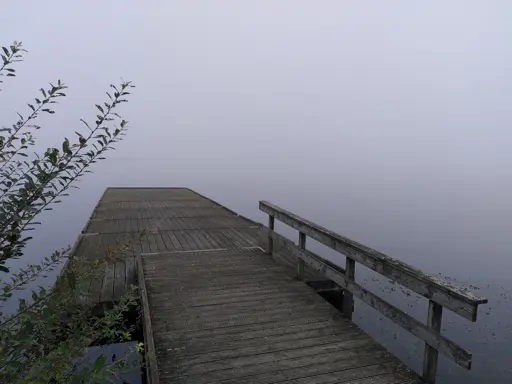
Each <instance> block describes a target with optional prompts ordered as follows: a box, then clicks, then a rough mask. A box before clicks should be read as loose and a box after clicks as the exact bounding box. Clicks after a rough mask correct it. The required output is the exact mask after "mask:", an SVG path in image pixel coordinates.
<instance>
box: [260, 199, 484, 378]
mask: <svg viewBox="0 0 512 384" xmlns="http://www.w3.org/2000/svg"><path fill="white" fill-rule="evenodd" d="M260 210H262V211H264V212H266V213H267V214H268V215H269V217H272V218H273V219H275V218H277V219H278V220H280V221H282V222H284V223H285V224H287V225H289V226H291V227H292V228H295V229H297V230H298V231H299V234H300V237H301V238H300V241H299V245H298V246H297V245H295V244H294V243H293V242H292V241H290V240H288V239H286V238H285V237H283V236H281V235H279V234H277V233H276V232H274V230H273V229H272V228H266V229H265V232H266V234H267V236H268V238H269V239H271V240H269V243H270V241H271V242H272V244H276V243H277V244H282V246H285V247H287V250H288V251H289V252H290V253H292V254H293V255H295V257H296V258H297V260H298V266H299V267H300V266H301V265H302V264H303V263H304V262H305V263H306V264H307V265H309V266H310V267H312V268H313V269H315V270H317V271H319V272H321V273H322V274H324V275H325V276H326V277H327V278H329V279H331V280H332V281H334V282H335V283H337V284H338V285H339V286H340V287H342V288H343V289H344V303H343V312H344V315H345V316H346V317H347V318H349V319H350V318H351V316H352V308H353V296H356V297H358V298H359V299H361V300H362V301H363V302H364V303H366V304H368V305H369V306H371V307H373V308H375V309H376V310H378V311H379V312H380V313H382V314H383V315H385V316H386V317H388V318H389V319H391V320H392V321H394V322H395V323H396V324H398V325H400V326H401V327H402V328H404V329H406V330H407V331H409V332H410V333H412V334H413V335H415V336H417V337H418V338H420V339H421V340H423V341H424V342H425V355H424V362H423V378H424V379H425V380H426V381H427V382H428V383H432V384H433V383H435V381H436V371H437V359H438V351H439V352H441V353H443V354H444V355H446V356H448V357H449V358H451V359H452V360H453V361H454V362H456V363H457V364H459V365H460V366H462V367H464V368H466V369H470V368H471V362H472V355H471V353H469V352H468V351H467V350H465V349H463V348H461V347H459V346H458V345H457V344H455V343H454V342H452V341H451V340H449V339H447V338H446V337H444V336H442V335H441V321H442V309H443V305H445V306H446V307H447V308H448V309H451V310H452V311H454V312H455V313H457V314H459V315H461V316H463V317H465V318H467V319H469V320H472V321H476V315H477V309H478V305H480V304H483V303H486V302H487V299H485V298H482V297H478V296H475V295H473V294H472V293H471V292H468V291H466V290H464V289H461V288H459V287H456V286H453V285H451V284H448V283H446V282H444V281H441V280H439V279H437V278H434V277H432V276H430V275H428V274H426V273H424V272H422V271H419V270H417V269H415V268H413V267H411V266H409V265H407V264H405V263H403V262H400V261H399V260H396V259H393V258H391V257H389V256H387V255H384V254H382V253H380V252H377V251H375V250H373V249H371V248H368V247H366V246H364V245H362V244H359V243H357V242H355V241H353V240H351V239H348V238H346V237H343V236H341V235H339V234H337V233H335V232H332V231H329V230H327V229H325V228H323V227H321V226H319V225H318V224H315V223H313V222H311V221H308V220H306V219H303V218H301V217H299V216H297V215H295V214H293V213H291V212H288V211H286V210H284V209H282V208H280V207H278V206H276V205H273V204H270V203H268V202H265V201H260ZM304 235H308V236H311V237H312V238H314V239H315V240H317V241H319V242H321V243H322V244H324V245H327V246H328V247H330V248H332V249H334V250H337V251H339V252H341V253H343V254H344V255H345V256H346V266H345V270H342V269H341V268H339V267H338V266H336V265H333V264H332V263H331V262H329V261H327V260H325V259H323V258H321V257H319V256H318V255H315V254H312V253H311V252H309V251H306V250H305V247H304V244H305V240H303V239H302V236H304ZM356 261H357V262H360V263H361V264H363V265H365V266H367V267H368V268H370V269H372V270H374V271H376V272H378V273H380V274H382V275H383V276H386V277H388V278H391V279H392V280H393V281H395V282H398V283H399V284H402V285H404V286H405V287H407V288H410V289H411V290H413V291H415V292H417V293H419V294H421V295H423V296H425V297H427V298H429V312H428V319H427V324H425V323H423V322H421V321H418V320H417V319H415V318H413V317H411V316H409V315H408V314H407V313H405V312H404V311H402V310H400V309H398V308H396V307H395V306H393V305H391V304H389V303H388V302H386V301H385V300H383V299H381V298H380V297H378V296H377V295H375V294H374V293H372V292H370V291H368V290H366V289H365V288H364V287H362V286H360V285H359V284H357V283H356V282H355V279H354V274H355V265H356Z"/></svg>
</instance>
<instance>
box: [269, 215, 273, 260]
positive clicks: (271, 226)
mask: <svg viewBox="0 0 512 384" xmlns="http://www.w3.org/2000/svg"><path fill="white" fill-rule="evenodd" d="M268 229H270V230H271V231H273V230H274V216H271V215H268ZM273 252H274V238H273V237H272V234H269V235H268V253H269V254H272V253H273Z"/></svg>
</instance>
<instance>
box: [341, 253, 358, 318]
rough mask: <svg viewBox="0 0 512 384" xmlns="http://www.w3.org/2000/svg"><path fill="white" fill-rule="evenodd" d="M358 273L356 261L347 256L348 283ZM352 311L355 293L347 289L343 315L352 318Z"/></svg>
mask: <svg viewBox="0 0 512 384" xmlns="http://www.w3.org/2000/svg"><path fill="white" fill-rule="evenodd" d="M355 273H356V262H355V260H353V259H351V258H350V257H348V256H347V260H346V261H345V281H346V282H347V283H348V282H350V281H354V276H355ZM352 312H354V295H352V293H350V292H349V291H347V290H344V291H343V316H344V317H346V318H347V319H350V320H352Z"/></svg>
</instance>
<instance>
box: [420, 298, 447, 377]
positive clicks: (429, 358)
mask: <svg viewBox="0 0 512 384" xmlns="http://www.w3.org/2000/svg"><path fill="white" fill-rule="evenodd" d="M442 318H443V306H442V305H440V304H437V303H436V302H434V301H432V300H429V302H428V318H427V327H429V328H432V330H434V331H435V332H438V333H440V332H441V322H442ZM437 356H438V352H437V349H435V348H433V347H431V346H430V345H428V344H427V343H425V355H424V357H423V380H425V381H426V382H427V383H428V384H434V383H435V382H436V375H437Z"/></svg>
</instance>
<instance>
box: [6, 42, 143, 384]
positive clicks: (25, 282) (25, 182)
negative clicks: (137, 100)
mask: <svg viewBox="0 0 512 384" xmlns="http://www.w3.org/2000/svg"><path fill="white" fill-rule="evenodd" d="M1 52H2V53H1V54H0V55H1V56H0V57H1V58H2V64H1V65H0V83H3V81H2V80H3V78H4V77H6V78H7V77H16V75H17V73H16V69H15V68H14V66H15V65H16V64H17V63H19V62H21V61H22V60H23V58H24V54H25V53H26V52H27V51H26V50H25V49H24V48H23V45H22V43H21V42H13V43H12V44H11V45H10V46H9V47H2V50H1ZM110 87H111V92H107V97H108V99H107V100H106V101H104V102H103V104H101V105H100V104H96V105H95V108H96V109H97V111H98V114H97V115H96V119H95V120H94V124H90V123H88V122H87V121H85V120H83V119H82V120H81V125H82V129H81V130H77V131H76V132H75V134H76V137H75V139H73V140H70V139H68V138H64V140H63V141H62V144H61V145H60V146H59V147H54V148H48V149H46V150H45V151H44V152H39V153H38V152H37V151H36V152H34V153H33V154H31V153H29V150H30V149H32V148H37V146H36V143H37V135H38V134H40V133H39V132H41V131H43V130H42V128H41V126H40V125H38V124H37V120H38V118H39V117H40V116H41V114H50V115H54V114H55V113H56V111H55V104H57V103H58V101H59V100H60V99H62V98H65V97H66V94H65V93H64V91H65V90H66V89H67V86H66V85H65V84H64V83H63V82H62V81H61V80H57V82H55V83H54V84H52V83H50V86H49V87H48V88H46V89H45V88H41V89H40V90H39V92H40V96H38V97H37V98H34V101H33V102H31V103H28V104H27V105H28V108H29V111H28V113H27V114H23V113H17V116H18V120H17V121H16V122H15V123H14V124H12V125H11V126H9V127H2V128H1V129H0V310H2V308H3V307H4V305H5V303H7V302H10V301H11V300H14V299H15V295H16V292H18V291H21V290H24V289H26V288H27V287H28V286H29V285H30V284H35V283H37V282H38V280H39V279H41V278H43V277H44V276H45V275H46V274H47V273H49V272H51V271H53V270H56V269H58V268H61V266H62V264H64V263H65V264H66V266H65V271H64V272H65V273H61V274H60V275H59V277H58V278H57V281H56V283H55V284H54V285H53V286H52V288H50V289H45V288H43V287H39V289H38V290H36V291H33V292H32V297H31V300H25V299H21V300H19V305H18V309H17V311H15V313H10V314H3V313H2V312H0V382H2V383H4V382H5V383H14V382H16V383H25V382H26V383H29V382H30V383H50V382H53V383H55V382H58V383H75V382H77V383H85V382H91V383H92V382H97V381H100V380H102V379H104V378H105V375H108V374H109V373H111V372H112V369H113V368H114V367H115V365H114V366H112V365H109V364H106V359H105V357H104V356H99V357H98V359H96V360H95V362H94V363H93V365H90V366H88V365H86V366H77V365H76V361H78V359H79V358H80V357H82V356H83V355H84V353H85V351H86V349H87V347H88V346H89V345H90V344H91V343H92V342H93V341H97V340H100V339H101V340H104V341H107V342H113V341H116V340H125V339H126V338H127V337H128V336H129V330H128V329H127V328H126V326H125V325H124V323H123V314H125V313H126V312H127V311H128V310H130V308H132V307H133V306H135V305H136V300H135V294H134V291H133V290H127V292H126V293H125V295H124V296H123V298H122V299H121V300H120V302H118V303H115V304H114V305H113V307H112V308H111V309H110V310H107V311H106V312H105V314H104V316H102V317H99V318H98V317H95V316H93V308H94V304H95V303H94V302H92V301H91V300H90V295H89V292H88V289H89V287H90V282H91V281H92V280H94V279H98V278H102V277H101V276H102V274H103V273H104V271H105V268H107V267H108V266H109V265H110V264H111V263H115V262H116V261H117V260H119V259H118V258H119V257H121V258H122V257H126V253H127V252H129V250H130V246H127V245H120V246H119V247H118V248H116V249H108V250H107V251H105V254H104V255H101V257H99V258H98V257H96V258H92V259H91V260H83V259H77V258H76V257H75V256H74V255H72V254H70V249H69V248H64V249H61V250H59V251H55V252H54V253H53V254H52V255H49V256H47V257H41V261H40V262H39V263H37V264H33V265H28V266H27V267H26V268H22V269H21V270H19V271H18V272H16V273H9V270H8V269H7V268H6V266H5V263H6V262H7V261H8V260H9V259H13V258H20V257H23V255H24V251H25V247H26V245H27V243H28V242H29V241H30V239H31V238H32V237H31V236H29V235H28V232H29V231H33V230H34V229H35V228H36V226H37V225H39V224H40V222H38V221H37V218H38V217H39V215H40V214H41V213H42V212H44V211H46V210H52V209H53V206H54V205H55V204H58V203H59V202H60V201H61V200H60V199H61V198H62V197H65V196H67V195H68V193H69V190H70V189H71V188H76V187H77V186H76V184H77V182H78V181H79V180H80V179H81V178H82V176H83V175H84V174H85V173H89V172H91V171H90V168H91V167H92V166H93V165H94V164H95V163H97V162H98V161H100V160H103V159H104V158H105V157H104V156H105V154H106V153H107V152H108V151H109V150H112V149H114V146H115V145H116V144H117V143H118V142H119V141H120V140H122V139H123V137H124V135H125V134H126V131H127V121H126V120H124V119H123V118H122V117H121V116H120V115H119V114H118V113H117V109H118V108H119V106H120V105H121V104H122V103H125V102H127V97H128V96H129V95H130V92H129V91H130V89H131V88H133V87H134V86H133V85H132V83H131V82H129V81H122V82H121V83H120V84H119V85H117V86H116V85H111V86H110ZM131 252H134V251H133V244H132V245H131ZM131 257H133V255H132V256H131ZM137 348H138V349H139V350H140V348H141V345H140V344H138V345H137ZM123 361H124V360H123V359H121V360H119V361H118V362H116V364H117V365H119V364H121V363H122V362H123Z"/></svg>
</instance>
